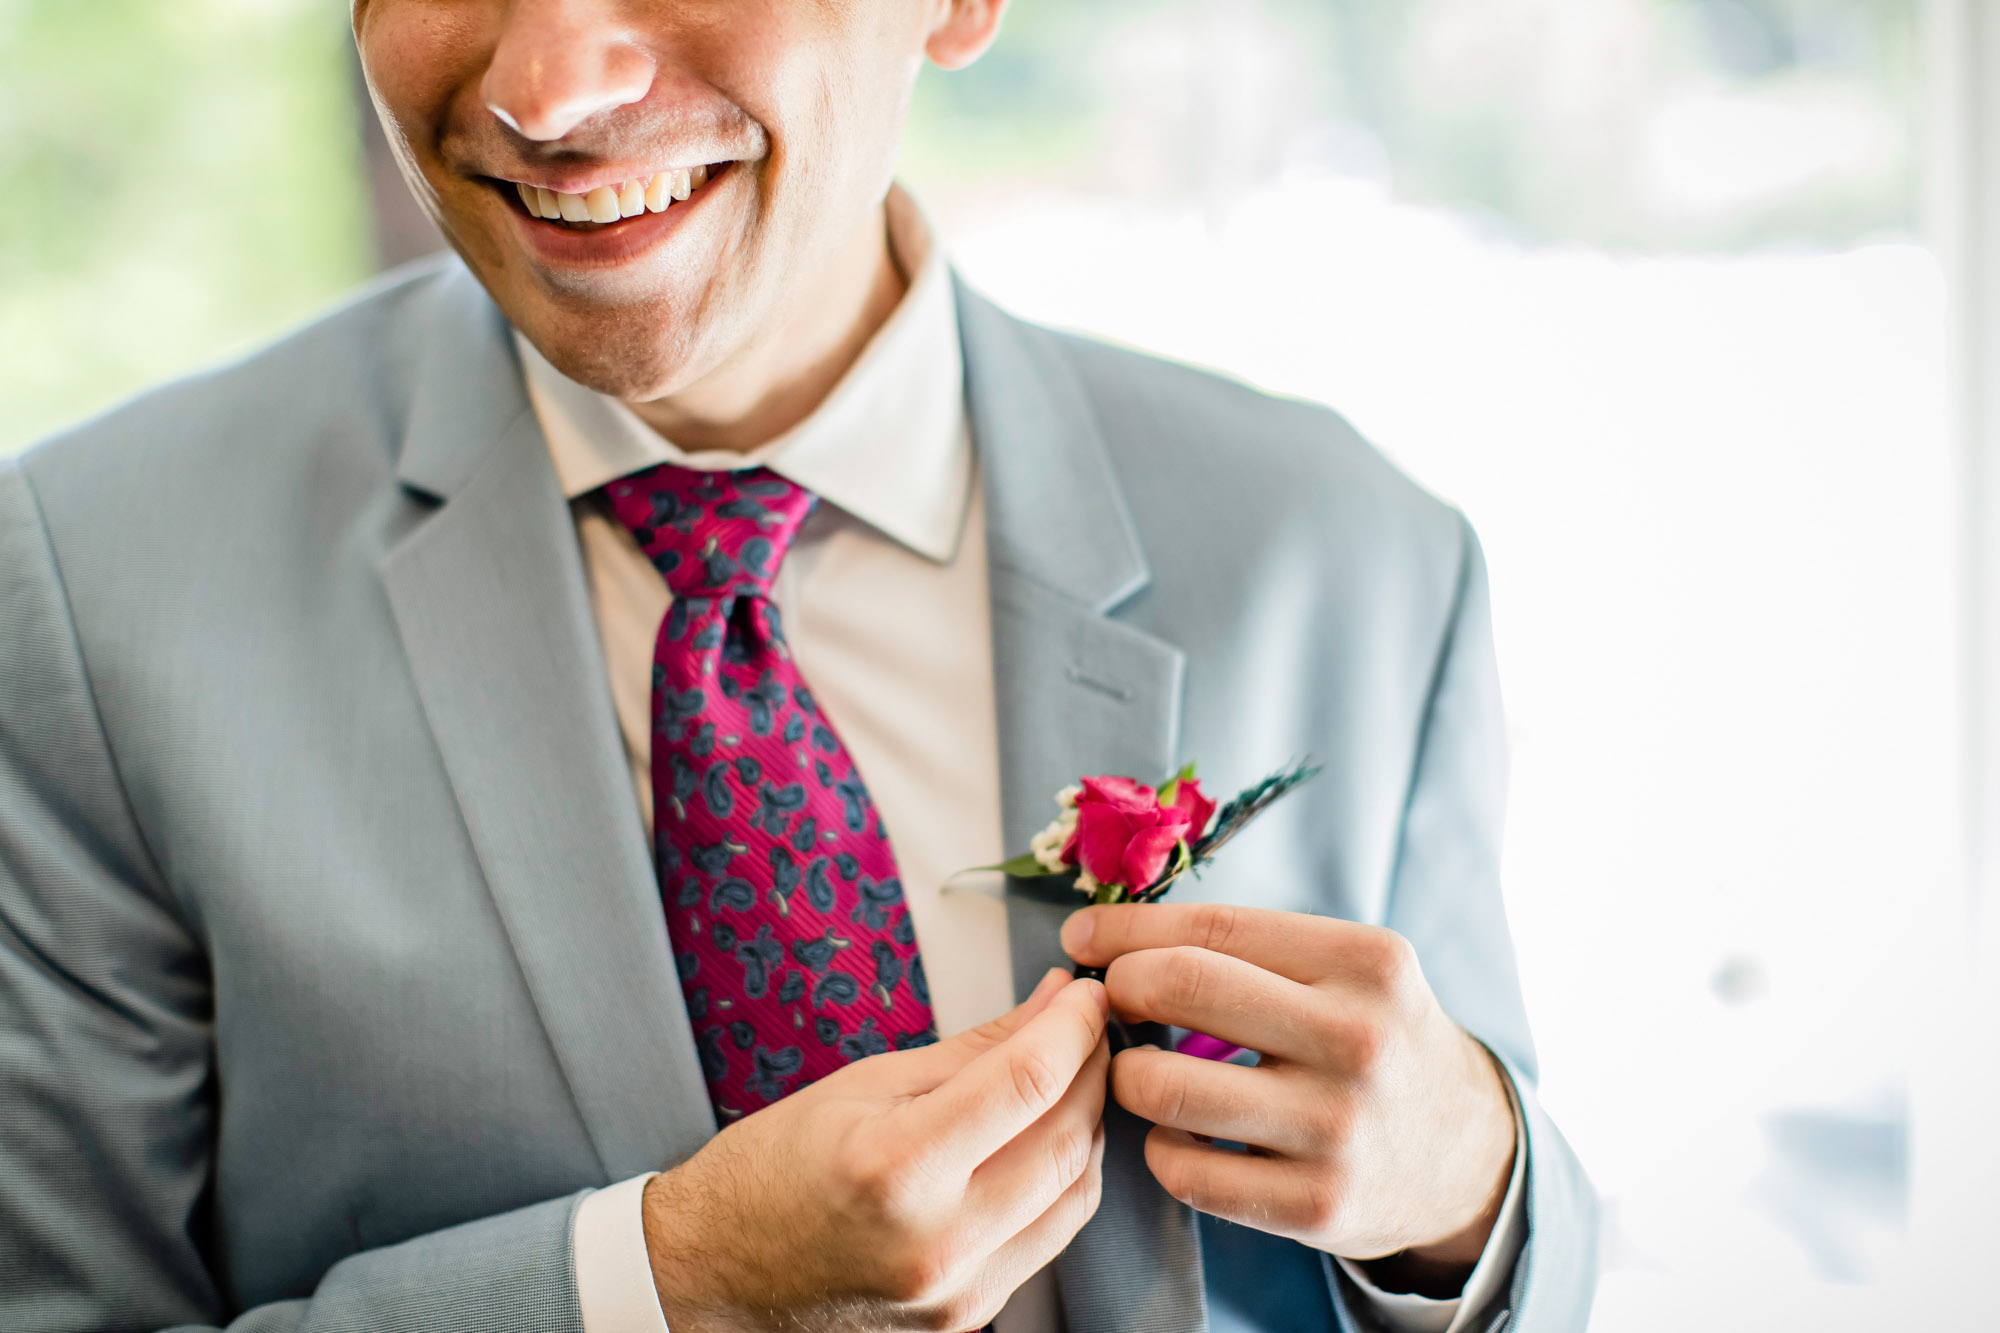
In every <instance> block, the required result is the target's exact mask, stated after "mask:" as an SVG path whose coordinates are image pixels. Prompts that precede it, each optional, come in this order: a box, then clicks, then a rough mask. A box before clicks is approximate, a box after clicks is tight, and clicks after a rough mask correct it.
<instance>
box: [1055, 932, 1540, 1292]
mask: <svg viewBox="0 0 2000 1333" xmlns="http://www.w3.org/2000/svg"><path fill="white" fill-rule="evenodd" d="M1063 947H1064V948H1065V949H1066V950H1068V952H1069V955H1070V956H1071V957H1072V958H1074V959H1075V960H1076V961H1077V962H1079V963H1082V964H1085V965H1087V966H1093V967H1107V968H1109V973H1108V975H1107V979H1106V981H1105V986H1106V989H1107V990H1108V991H1109V992H1110V997H1111V1005H1112V1008H1113V1009H1114V1010H1115V1011H1116V1012H1118V1013H1119V1014H1121V1015H1123V1016H1124V1017H1126V1018H1128V1019H1135V1020H1146V1021H1152V1022H1157V1023H1168V1024H1172V1025H1174V1026H1177V1027H1183V1028H1190V1029H1193V1030H1195V1031H1198V1032H1206V1033H1208V1034H1209V1035H1211V1036H1214V1037H1219V1038H1221V1039H1223V1040H1224V1041H1230V1042H1235V1043H1237V1044H1238V1045H1241V1046H1246V1047H1248V1048H1249V1049H1251V1050H1253V1051H1256V1052H1258V1053H1259V1055H1260V1056H1261V1057H1262V1058H1261V1060H1260V1062H1259V1064H1258V1065H1257V1067H1256V1068H1254V1069H1253V1068H1245V1067H1242V1066H1239V1065H1231V1064H1223V1063H1219V1062H1216V1061H1212V1060H1202V1059H1197V1058H1195V1057H1193V1056H1188V1055H1177V1054H1174V1053H1172V1052H1169V1051H1162V1050H1158V1049H1153V1048H1146V1047H1142V1048H1139V1049H1135V1050H1128V1051H1123V1052H1121V1053H1120V1054H1119V1055H1118V1056H1117V1058H1116V1059H1115V1060H1114V1061H1113V1062H1112V1067H1111V1090H1112V1095H1113V1096H1115V1097H1116V1098H1117V1100H1118V1102H1119V1104H1120V1105H1122V1106H1124V1107H1125V1108H1126V1109H1127V1110H1129V1111H1131V1112H1132V1113H1133V1114H1135V1115H1138V1116H1142V1117H1144V1118H1145V1119H1147V1120H1150V1121H1152V1122H1153V1123H1154V1124H1155V1125H1156V1126H1157V1128H1155V1129H1154V1130H1153V1131H1152V1132H1151V1133H1150V1134H1149V1135H1148V1136H1147V1139H1146V1164H1147V1165H1148V1166H1149V1167H1151V1168H1152V1172H1153V1174H1154V1175H1155V1176H1156V1177H1158V1179H1159V1181H1160V1184H1161V1185H1162V1186H1164V1187H1165V1188H1166V1190H1167V1192H1168V1193H1169V1194H1172V1195H1173V1196H1174V1197H1175V1198H1177V1199H1180V1200H1181V1201H1183V1202H1185V1203H1187V1204H1189V1205H1190V1206H1192V1207H1194V1208H1197V1209H1200V1210H1201V1211H1202V1212H1205V1213H1212V1214H1214V1215H1215V1216H1217V1217H1223V1218H1228V1219H1229V1220H1231V1221H1234V1222H1240V1223H1242V1224H1243V1225H1245V1226H1251V1227H1256V1228H1257V1229H1259V1230H1261V1231H1267V1232H1271V1233H1273V1234H1275V1235H1279V1236H1287V1237H1290V1238H1291V1239H1293V1240H1297V1241H1301V1242H1303V1243H1304V1244H1307V1245H1311V1246H1313V1247H1315V1248H1317V1249H1321V1250H1325V1251H1327V1252H1329V1253H1332V1254H1338V1255H1344V1256H1346V1257H1348V1258H1353V1259H1370V1258H1375V1257H1378V1256H1383V1255H1391V1254H1398V1255H1399V1263H1400V1264H1403V1265H1405V1266H1406V1267H1407V1268H1408V1270H1409V1271H1410V1272H1411V1274H1412V1276H1413V1278H1414V1279H1415V1282H1414V1285H1417V1286H1420V1287H1428V1286H1435V1285H1442V1286H1444V1287H1445V1288H1447V1289H1454V1290H1455V1287H1456V1282H1454V1281H1453V1280H1452V1279H1453V1278H1454V1277H1455V1278H1456V1281H1457V1282H1462V1281H1463V1279H1464V1276H1465V1274H1466V1273H1468V1272H1469V1271H1470V1269H1471V1267H1472V1265H1473V1264H1474V1263H1476V1262H1477V1260H1478V1258H1479V1254H1480V1251H1481V1250H1482V1249H1484V1247H1485V1245H1486V1238H1487V1235H1488V1233H1489V1232H1490V1231H1491V1230H1492V1228H1493V1224H1494V1221H1495V1220H1496V1219H1497V1217H1498V1216H1499V1210H1500V1204H1501V1202H1502V1200H1503V1199H1504V1197H1505V1195H1506V1190H1507V1181H1508V1178H1509V1176H1510V1175H1511V1174H1512V1171H1513V1160H1514V1115H1513V1110H1512V1106H1511V1104H1510V1101H1509V1098H1508V1096H1507V1091H1506V1088H1505V1087H1504V1085H1503V1084H1502V1083H1501V1074H1500V1071H1499V1068H1498V1066H1497V1065H1496V1064H1495V1063H1494V1060H1493V1058H1492V1057H1491V1056H1490V1055H1489V1054H1488V1053H1487V1051H1486V1049H1485V1048H1484V1047H1483V1046H1481V1045H1480V1044H1479V1043H1478V1042H1476V1041H1474V1040H1473V1039H1472V1037H1470V1036H1469V1035H1467V1033H1466V1032H1465V1030H1464V1029H1462V1028H1460V1027H1459V1026H1458V1025H1457V1024H1456V1023H1454V1022H1453V1021H1452V1020H1451V1018H1450V1017H1449V1016H1448V1015H1447V1014H1446V1013H1445V1012H1444V1010H1443V1008H1442V1007H1440V1006H1439V1004H1438V1002H1437V998H1436V997H1435V996H1434V995H1432V993H1431V988H1430V986H1429V984H1428V983H1426V982H1425V980H1424V976H1423V972H1422V969H1421V968H1419V967H1418V965H1417V958H1416V954H1415V952H1414V950H1412V949H1411V947H1410V944H1409V942H1408V941H1407V940H1405V939H1404V938H1403V937H1402V936H1400V935H1398V934H1396V933H1395V932H1393V931H1389V930H1384V929H1381V928H1380V927H1376V926H1364V925H1357V924H1356V923H1354V922H1351V921H1340V920H1336V919H1333V918H1330V917H1319V916H1307V915H1302V914H1299V913H1294V912H1275V911H1266V910H1261V909H1254V908H1242V907H1228V906H1222V905H1218V904H1211V903H1161V904H1143V905H1133V904H1127V905H1116V906H1105V907H1091V908H1086V909H1084V910H1082V911H1080V912H1078V913H1076V914H1075V915H1074V916H1072V917H1071V918H1070V919H1069V921H1068V923H1067V924H1066V925H1065V926H1064V928H1063ZM1211 1139H1223V1140H1228V1141H1233V1142H1237V1143H1242V1144H1246V1145H1248V1147H1249V1151H1248V1152H1247V1153H1244V1152H1234V1151H1230V1150H1227V1149H1223V1148H1218V1147H1215V1146H1213V1145H1212V1144H1211V1143H1210V1142H1209V1140H1211ZM1440 1279H1442V1280H1443V1281H1442V1283H1441V1284H1440V1281H1439V1280H1440Z"/></svg>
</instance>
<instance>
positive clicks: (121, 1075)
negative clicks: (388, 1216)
mask: <svg viewBox="0 0 2000 1333" xmlns="http://www.w3.org/2000/svg"><path fill="white" fill-rule="evenodd" d="M219 1101H220V1090H219V1089H218V1088H217V1086H216V1079H215V1070H214V1060H213V1044H212V1027H211V1015H210V992H209V968H208V959H207V957H206V954H205V953H204V951H203V949H202V946H201V941H200V938H199V932H198V928H197V927H196V926H195V925H193V924H192V923H191V922H190V920H189V918H188V914H187V913H186V912H185V911H184V910H183V909H182V905H181V904H179V903H178V902H177V901H176V900H175V897H174V895H173V893H172V891H171V890H170V888H169V887H168V884H167V880H166V877H165V875H164V874H163V873H162V871H161V868H160V866H159V865H158V864H157V863H156V860H155V858H154V856H153V854H152V853H151V852H150V851H149V849H148V847H147V844H146V840H145V837H144V835H143V833H142V831H141V830H140V828H139V827H138V825H137V823H136V821H135V819H134V817H133V814H132V811H131V809H130V807H129V805H128V803H127V801H126V799H125V795H124V790H123V788H122V786H121V783H120V779H119V775H118V772H117V766H116V761H115V759H114V757H113V754H112V752H111V749H110V747H109V744H108V742H107V740H106V737H105V735H104V731H103V728H102V726H101V724H100V721H99V718H98V714H97V709H96V706H95V703H94V701H93V697H92V692H91V686H90V683H89V680H88V678H87V676H86V673H85V668H84V663H83V660H82V655H81V651H80V649H79V646H78V643H77V638H76V634H75V631H74V627H73V624H72V621H71V617H70V614H69V610H68V605H67V601H66V597H65V593H64V590H63V586H62V581H61V576H60V573H59V571H58V568H57V565H56V562H55V559H54V555H53V552H52V551H51V548H50V546H49V543H48V539H47V536H46V532H45V529H44V526H43V523H42V520H41V516H40V512H39V508H38V506H37V503H36V500H35V496H34V492H33V490H32V488H31V487H30V485H29V482H28V479H27V476H26V474H25V473H24V472H23V471H22V469H21V467H20V466H19V464H17V463H12V462H8V461H5V460H0V1328H6V1329H10V1330H13V1329H18V1330H22V1333H59V1331H67V1330H78V1331H83V1330H93V1331H95V1330H111V1329H118V1330H132V1329H155V1328H163V1327H167V1326H183V1327H202V1328H208V1327H217V1326H220V1325H223V1324H224V1323H225V1322H226V1321H228V1320H229V1319H230V1318H232V1317H234V1322H233V1323H229V1324H228V1326H229V1327H231V1328H233V1329H239V1330H246V1331H247V1330H257V1331H259V1333H262V1331H264V1330H287V1331H290V1330H300V1331H301V1333H303V1331H304V1330H335V1329H343V1330H344V1329H353V1330H363V1329H366V1330H403V1329H409V1330H413V1331H414V1330H420V1329H421V1330H425V1331H426V1333H448V1331H449V1330H457V1329H464V1330H467V1331H468V1333H470V1331H471V1330H475V1329H477V1330H529V1329H535V1330H543V1329H547V1330H578V1331H580V1329H581V1320H580V1317H579V1315H578V1310H577V1297H576V1284H575V1279H574V1275H573V1271H572V1265H571V1259H570V1227H571V1216H572V1214H573V1213H574V1211H575V1208H576V1206H577V1203H578V1200H579V1199H580V1198H581V1197H582V1196H581V1195H577V1196H574V1197H568V1198H558V1199H552V1200H549V1201H547V1202H545V1203H541V1204H536V1205H533V1206H530V1207H527V1208H522V1209H519V1210H517V1211H514V1212H510V1213H505V1214H502V1215H499V1216H496V1217H489V1218H483V1219H480V1220H477V1221H473V1222H469V1223H467V1224H465V1225H462V1226H457V1227H453V1228H450V1229H448V1230H444V1231H439V1232H436V1233H433V1234H431V1235H427V1236H420V1237H417V1238H416V1239H413V1240H409V1241H406V1242H404V1243H402V1244H399V1245H394V1246H387V1247H384V1248H381V1249H375V1250H367V1251H363V1252H360V1253H357V1254H354V1255H351V1256H349V1257H348V1258H346V1259H344V1260H342V1261H341V1262H339V1263H336V1264H334V1265H333V1266H332V1267H331V1268H329V1269H328V1270H327V1272H326V1273H325V1274H324V1275H323V1277H322V1278H321V1280H320V1282H319V1284H318V1287H317V1289H316V1290H315V1291H314V1292H313V1294H312V1295H311V1296H309V1297H306V1298H303V1299H299V1300H292V1301H284V1302H279V1303H275V1304H269V1305H262V1306H258V1307H256V1308H253V1309H250V1310H245V1311H235V1310H232V1309H231V1308H230V1301H229V1298H228V1296H227V1294H226V1279H225V1278H224V1276H223V1275H222V1274H221V1272H220V1271H219V1261H218V1257H217V1255H216V1254H215V1252H214V1247H213V1241H212V1236H213V1234H214V1231H215V1227H214V1209H215V1195H214V1181H213V1168H214V1143H215V1139H216V1135H217V1132H218V1125H219V1117H218V1105H219Z"/></svg>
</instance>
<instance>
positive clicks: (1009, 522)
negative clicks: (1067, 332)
mask: <svg viewBox="0 0 2000 1333" xmlns="http://www.w3.org/2000/svg"><path fill="white" fill-rule="evenodd" d="M954 281H957V291H958V311H959V316H958V326H959V337H960V340H961V341H962V343H963V344H964V350H965V394H966V404H967V408H968V410H969V411H970V413H971V415H972V426H973V438H974V441H975V442H976V444H977V445H978V449H979V463H980V466H981V467H982V468H983V469H984V472H985V478H986V527H987V548H988V550H989V552H990V553H991V556H990V558H991V561H992V564H993V568H994V569H996V570H1005V571H1008V572H1010V573H1013V574H1017V575H1020V576H1021V577H1023V578H1026V579H1029V580H1031V581H1032V582H1034V583H1037V584H1040V585H1041V586H1042V587H1044V588H1047V589H1049V590H1051V591H1053V592H1056V593H1058V594H1060V595H1062V596H1064V597H1067V598H1069V599H1070V600H1072V601H1075V602H1077V603H1079V604H1080V605H1083V606H1086V607H1089V608H1090V609H1091V610H1093V611H1096V612H1099V613H1105V612H1109V611H1112V610H1114V609H1115V608H1116V607H1117V606H1118V605H1119V604H1120V603H1122V602H1124V601H1125V600H1126V599H1127V598H1129V597H1131V596H1132V595H1133V594H1134V593H1136V592H1138V591H1139V590H1140V589H1141V588H1143V587H1145V586H1146V584H1147V583H1148V582H1150V581H1151V579H1152V571H1151V570H1150V569H1149V568H1148V566H1147V564H1146V553H1145V551H1144V549H1143V548H1142V547H1141V546H1140V544H1139V532H1138V529H1137V528H1136V527H1135V526H1134V525H1133V522H1132V514H1131V511H1130V510H1129V509H1127V508H1126V505H1125V495H1124V492H1123V490H1121V489H1120V487H1119V485H1118V479H1117V476H1116V475H1115V474H1114V472H1113V471H1112V467H1111V456H1110V453H1109V450H1108V449H1107V447H1106V445H1105V441H1104V436H1103V433H1102V432H1101V430H1100V429H1099V427H1098V422H1097V415H1096V411H1095V409H1094V408H1093V407H1092V405H1091V402H1090V399H1089V398H1088V396H1087V395H1086V394H1085V392H1084V388H1083V384H1082V382H1081V381H1080V380H1079V379H1078V378H1077V374H1076V371H1075V369H1074V368H1073V367H1072V366H1071V365H1070V363H1069V360H1068V358H1067V357H1066V356H1065V355H1064V352H1063V349H1062V346H1061V341H1060V338H1059V336H1058V335H1056V334H1052V333H1050V332H1048V331H1047V330H1045V329H1039V328H1035V327H1034V326H1032V325H1028V324H1024V323H1022V322H1021V321H1020V320H1018V319H1016V318H1014V317H1013V316H1012V315H1009V314H1007V313H1006V312H1004V311H1002V310H1001V309H1000V308H999V307H998V306H996V305H994V304H993V303H992V302H991V301H989V300H987V299H986V298H985V297H983V296H981V295H979V293H977V292H975V291H973V290H972V289H971V288H970V287H967V286H966V285H965V284H964V282H963V281H958V280H956V279H954Z"/></svg>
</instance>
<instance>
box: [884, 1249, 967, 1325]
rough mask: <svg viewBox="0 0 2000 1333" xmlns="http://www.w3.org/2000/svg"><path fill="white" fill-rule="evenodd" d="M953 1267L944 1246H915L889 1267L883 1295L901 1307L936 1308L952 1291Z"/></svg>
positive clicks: (885, 1276)
mask: <svg viewBox="0 0 2000 1333" xmlns="http://www.w3.org/2000/svg"><path fill="white" fill-rule="evenodd" d="M951 1267H952V1266H951V1263H950V1261H949V1259H948V1257H947V1255H946V1252H945V1250H944V1249H943V1247H942V1246H937V1245H924V1246H916V1247H913V1248H911V1249H910V1250H909V1251H908V1252H906V1253H904V1254H902V1255H900V1256H898V1257H897V1258H896V1259H894V1260H893V1261H891V1262H890V1263H889V1265H888V1266H887V1269H886V1271H885V1272H884V1274H883V1280H882V1294H883V1295H884V1296H887V1297H888V1298H889V1299H890V1300H892V1301H894V1302H896V1303H897V1304H898V1305H914V1306H923V1307H926V1308H928V1309H934V1308H936V1307H937V1306H938V1305H940V1304H941V1303H942V1302H943V1301H944V1300H945V1299H946V1297H947V1295H948V1293H949V1292H950V1289H951Z"/></svg>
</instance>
